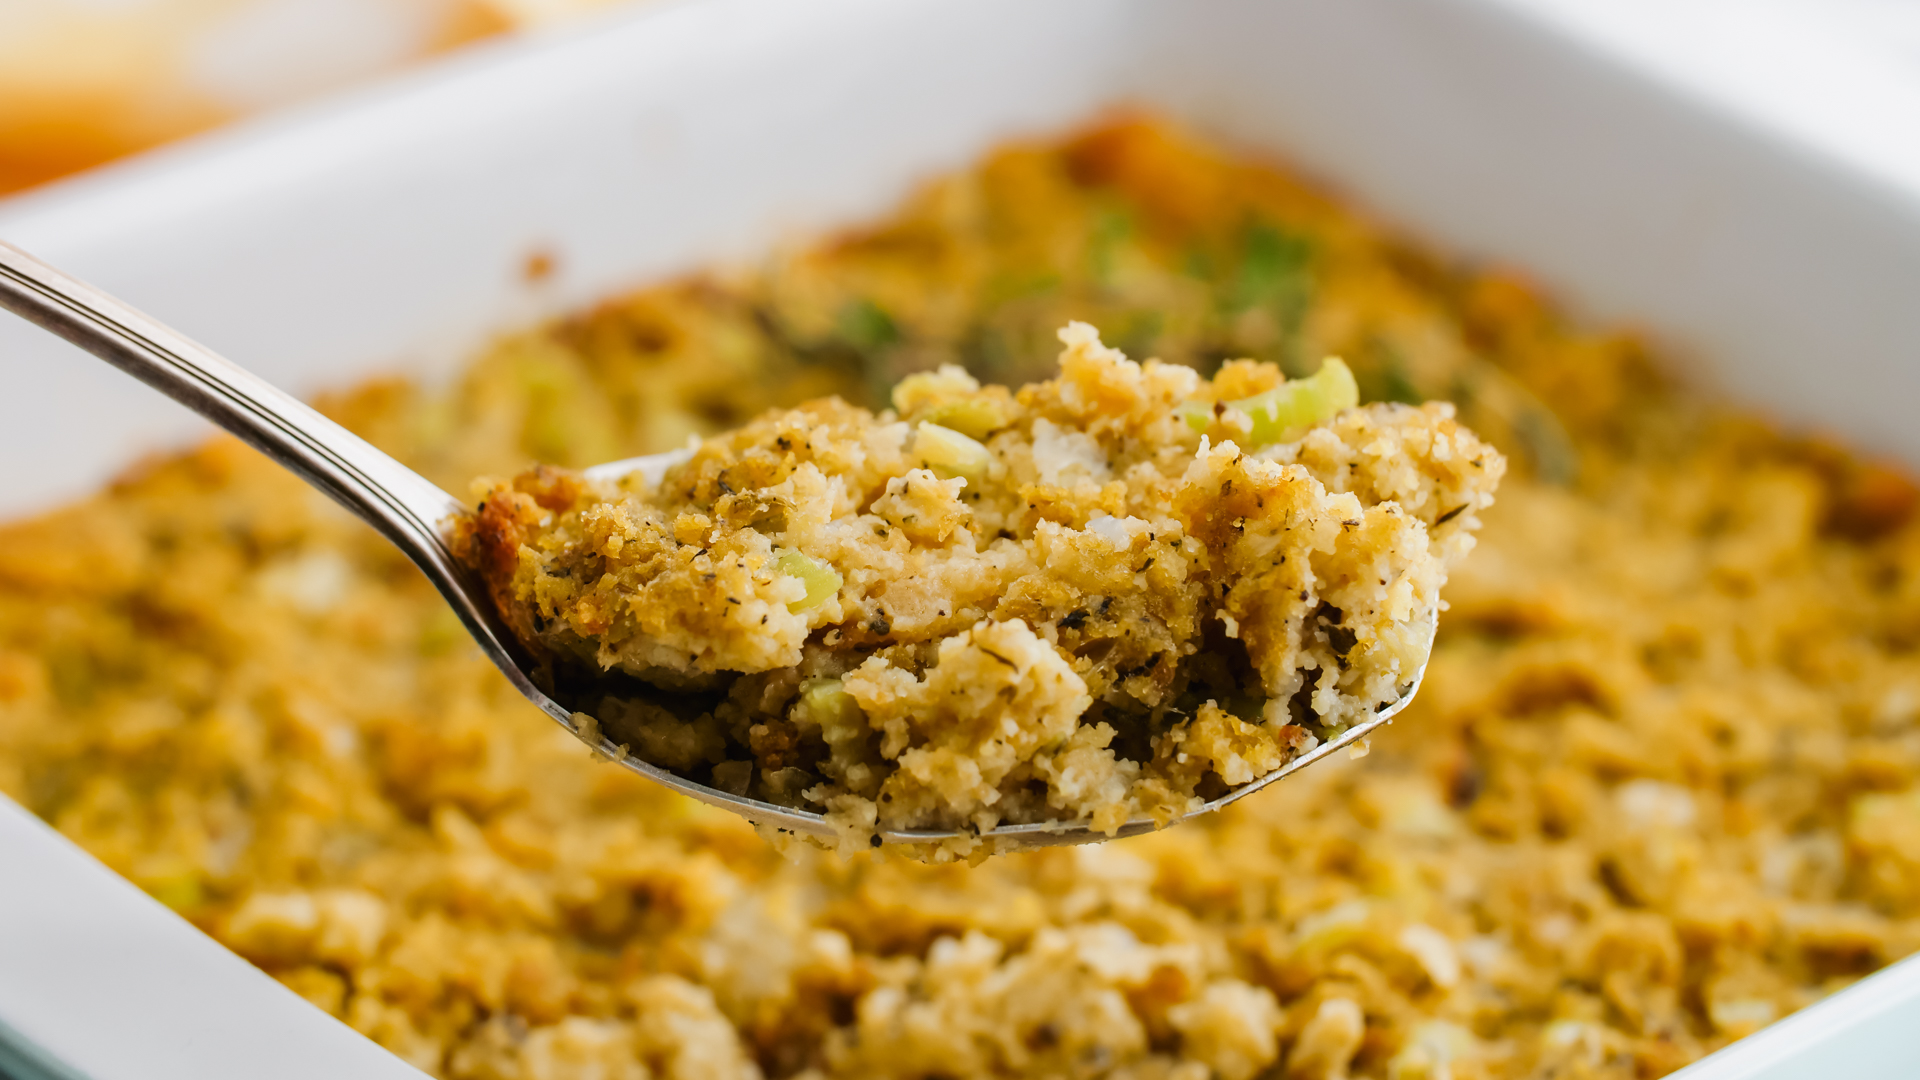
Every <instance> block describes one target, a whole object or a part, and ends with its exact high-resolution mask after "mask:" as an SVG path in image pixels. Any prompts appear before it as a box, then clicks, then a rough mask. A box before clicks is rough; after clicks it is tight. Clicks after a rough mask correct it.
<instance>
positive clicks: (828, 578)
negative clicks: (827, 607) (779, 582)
mask: <svg viewBox="0 0 1920 1080" xmlns="http://www.w3.org/2000/svg"><path fill="white" fill-rule="evenodd" d="M773 568H774V569H775V570H778V571H780V572H781V573H783V574H786V575H787V576H789V577H795V578H799V579H800V584H802V585H805V586H806V587H807V595H805V596H803V597H801V598H800V599H798V600H795V601H793V602H792V603H790V604H788V605H787V610H788V611H791V612H793V613H794V614H795V615H798V614H799V613H801V612H803V611H806V610H808V609H809V608H816V607H819V606H820V605H821V604H824V603H826V602H827V600H828V599H829V598H830V597H832V596H833V595H834V594H835V593H838V592H839V591H840V583H841V581H842V580H843V579H842V578H841V577H840V574H839V572H838V571H836V570H835V569H834V568H833V567H831V566H828V565H827V564H825V563H823V562H820V561H819V560H817V559H810V558H808V557H807V556H805V555H802V554H800V553H799V552H797V551H783V552H781V553H780V555H779V556H778V557H777V558H775V559H774V560H773Z"/></svg>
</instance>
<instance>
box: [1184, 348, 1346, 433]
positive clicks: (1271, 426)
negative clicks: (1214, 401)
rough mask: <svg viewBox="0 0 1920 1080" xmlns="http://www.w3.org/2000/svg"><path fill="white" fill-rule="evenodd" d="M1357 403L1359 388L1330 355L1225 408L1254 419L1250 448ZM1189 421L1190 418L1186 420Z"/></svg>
mask: <svg viewBox="0 0 1920 1080" xmlns="http://www.w3.org/2000/svg"><path fill="white" fill-rule="evenodd" d="M1358 404H1360V387H1359V384H1357V383H1355V382H1354V381H1353V372H1352V371H1351V370H1350V369H1349V368H1348V367H1347V365H1346V362H1345V361H1343V360H1341V359H1340V358H1339V357H1335V356H1329V357H1327V361H1326V363H1324V364H1322V365H1320V370H1319V371H1317V372H1315V373H1314V374H1312V375H1310V376H1308V377H1307V378H1304V379H1294V380H1292V381H1290V382H1283V383H1281V384H1280V385H1279V386H1276V387H1274V388H1273V389H1271V390H1269V391H1267V392H1266V393H1264V394H1255V395H1254V396H1252V397H1250V398H1242V399H1240V400H1239V401H1230V402H1228V403H1227V405H1228V407H1230V408H1234V409H1238V410H1240V411H1241V412H1243V413H1246V414H1247V415H1248V416H1250V417H1252V418H1253V432H1252V434H1250V435H1249V436H1248V438H1247V442H1248V444H1249V448H1250V449H1251V448H1253V447H1260V446H1266V445H1268V444H1270V443H1277V442H1286V441H1287V440H1289V439H1294V438H1298V437H1299V435H1300V433H1301V432H1303V431H1305V430H1306V429H1307V428H1310V427H1312V426H1313V425H1315V424H1318V423H1323V422H1325V421H1327V420H1331V419H1333V417H1334V416H1336V415H1338V414H1339V413H1340V411H1341V410H1342V409H1351V408H1353V407H1354V406H1355V405H1358ZM1187 422H1188V423H1189V424H1191V423H1192V422H1193V421H1192V419H1191V418H1189V420H1188V421H1187Z"/></svg>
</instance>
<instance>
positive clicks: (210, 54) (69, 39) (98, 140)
mask: <svg viewBox="0 0 1920 1080" xmlns="http://www.w3.org/2000/svg"><path fill="white" fill-rule="evenodd" d="M615 2H619V0H0V194H4V193H6V192H9V191H16V190H19V189H21V188H26V187H31V186H32V185H35V184H38V183H42V182H44V181H47V180H51V179H54V178H56V177H59V176H64V175H66V174H68V173H72V172H76V171H78V170H80V169H85V168H88V167H90V166H93V165H97V164H100V163H101V162H104V161H109V160H111V159H113V158H116V157H120V156H122V155H125V154H130V153H133V152H135V151H137V150H143V149H146V148H147V147H150V146H154V145H156V144H159V143H162V142H166V141H168V140H170V139H175V138H178V137H180V136H182V135H187V134H190V133H192V132H195V131H200V130H204V129H206V128H208V127H212V126H214V125H216V124H219V123H221V122H223V121H226V120H229V119H232V118H234V117H237V116H242V115H246V114H248V113H253V112H257V111H260V110H263V109H268V108H272V107H274V106H277V105H282V104H286V103H288V102H291V101H296V100H299V99H301V98H304V97H307V96H310V95H312V94H316V93H319V92H322V91H325V90H329V89H333V88H335V87H339V86H343V85H347V84H350V83H353V82H357V81H361V80H364V79H367V78H370V77H372V76H375V75H378V74H381V73H383V72H387V71H392V70H394V69H397V68H400V67H403V66H405V65H407V64H410V63H413V62H415V61H417V60H419V59H421V58H422V57H426V56H430V55H433V54H434V53H438V52H442V51H444V50H446V49H449V48H452V47H454V46H458V45H461V44H464V43H466V42H469V41H472V40H475V39H477V38H482V37H487V36H490V35H493V34H497V33H502V32H506V31H511V30H515V29H519V28H521V27H525V26H530V25H536V24H541V23H547V22H552V21H556V20H559V19H563V18H566V17H568V16H571V15H575V14H578V13H580V12H582V11H585V10H588V9H591V8H598V7H605V6H608V5H609V4H611V3H615Z"/></svg>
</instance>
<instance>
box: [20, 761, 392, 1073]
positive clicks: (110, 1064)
mask: <svg viewBox="0 0 1920 1080" xmlns="http://www.w3.org/2000/svg"><path fill="white" fill-rule="evenodd" d="M0 1020H4V1022H5V1023H6V1024H7V1026H9V1027H11V1028H13V1029H14V1030H15V1031H18V1032H20V1033H22V1034H23V1035H25V1036H26V1037H27V1038H29V1039H31V1040H33V1041H34V1042H36V1043H37V1044H38V1045H39V1046H41V1047H43V1048H45V1049H46V1050H48V1051H50V1052H51V1053H52V1054H53V1055H54V1056H55V1057H57V1058H58V1059H59V1060H60V1061H61V1062H63V1063H64V1064H66V1065H67V1066H68V1067H70V1068H73V1069H75V1070H78V1071H79V1072H80V1073H82V1074H84V1075H86V1076H88V1077H92V1078H95V1080H109V1078H113V1077H129V1078H131V1077H146V1078H150V1080H174V1078H179V1080H253V1078H259V1080H265V1078H268V1077H271V1078H273V1080H309V1078H311V1080H341V1078H343V1077H354V1078H356V1080H420V1077H421V1076H422V1075H423V1074H422V1073H421V1072H419V1071H418V1070H416V1069H414V1068H412V1067H411V1066H408V1065H406V1064H403V1063H402V1062H401V1061H400V1059H399V1058H396V1057H394V1056H393V1055H392V1054H389V1053H387V1052H386V1051H385V1050H382V1049H380V1048H379V1047H377V1046H375V1045H374V1044H373V1043H371V1042H368V1041H367V1040H366V1039H364V1038H361V1037H360V1035H359V1034H358V1033H357V1032H355V1031H354V1030H353V1029H352V1028H349V1027H347V1026H346V1025H345V1024H342V1023H340V1022H338V1021H336V1020H334V1019H333V1018H332V1017H330V1016H328V1015H327V1014H325V1013H323V1012H321V1011H320V1010H318V1009H316V1008H314V1007H313V1006H312V1005H309V1004H307V1002H306V1000H305V999H303V998H301V997H299V996H298V995H296V994H295V993H294V992H293V991H291V990H288V989H287V988H286V987H284V986H281V985H280V984H279V983H277V982H275V981H273V980H272V979H271V978H269V977H267V976H266V975H265V974H263V973H262V972H261V971H260V970H259V969H258V968H256V967H254V966H253V965H252V964H249V963H247V962H246V961H245V960H242V959H240V958H239V957H237V956H235V955H233V954H232V953H230V952H228V951H227V950H225V949H223V948H221V947H220V946H219V945H218V944H216V943H215V942H214V941H213V939H212V938H209V937H207V936H206V935H204V934H202V933H201V932H200V931H198V930H196V929H194V928H193V926H192V925H191V924H189V923H188V922H187V921H186V920H185V919H182V918H180V917H179V916H178V915H175V914H174V913H173V912H171V911H169V910H167V909H166V908H165V907H163V906H162V905H161V904H160V903H159V902H157V901H155V900H153V899H151V898H149V897H148V896H147V895H146V894H145V893H143V892H141V891H140V890H139V889H138V888H136V887H134V886H133V885H131V884H129V883H128V882H127V881H126V880H125V879H123V878H121V877H119V876H118V875H116V874H114V873H113V871H111V870H108V869H107V868H106V867H104V866H102V865H100V864H99V863H98V862H96V861H94V859H93V857H92V856H90V855H88V854H86V853H85V852H83V851H81V850H80V849H79V848H76V847H74V846H73V845H72V844H71V843H68V842H67V840H66V839H65V838H64V837H62V836H60V835H59V834H58V833H56V832H54V831H53V830H52V829H49V828H48V827H47V826H46V825H44V824H42V823H41V822H40V821H39V820H38V819H36V818H34V817H33V816H32V815H30V814H28V813H27V812H26V811H24V810H22V809H20V808H19V807H18V806H16V805H14V804H13V803H11V802H8V801H7V800H6V799H0Z"/></svg>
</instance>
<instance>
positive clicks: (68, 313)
mask: <svg viewBox="0 0 1920 1080" xmlns="http://www.w3.org/2000/svg"><path fill="white" fill-rule="evenodd" d="M0 307H4V308H6V309H7V310H9V311H12V312H13V313H14V314H16V315H19V316H20V317H21V318H24V319H26V320H27V321H28V322H32V323H35V324H37V325H38V326H40V327H41V328H42V329H45V330H47V331H49V332H51V333H53V334H56V335H58V336H60V337H62V338H65V339H66V340H68V341H70V342H72V343H73V344H75V345H78V346H79V347H80V348H82V349H85V350H86V351H87V352H90V353H92V354H93V355H95V356H97V357H99V358H100V359H102V360H105V361H106V362H107V363H109V364H112V365H113V366H114V367H117V368H119V369H120V370H121V371H124V372H126V373H127V374H129V375H131V376H133V377H134V378H136V379H139V380H140V381H141V382H144V383H146V384H147V385H148V386H151V387H153V388H154V389H155V390H158V391H160V392H161V393H163V394H165V395H167V396H168V397H170V398H172V399H174V400H175V401H177V402H179V403H180V404H182V405H185V406H186V407H187V408H189V409H192V410H193V411H194V412H197V413H199V414H200V415H201V416H204V417H206V418H207V419H208V420H211V421H213V422H214V423H215V424H218V425H219V426H220V427H223V428H225V429H226V430H227V431H229V432H232V433H233V434H234V435H236V436H238V437H240V438H241V439H242V440H244V441H245V442H247V443H248V444H249V445H251V446H253V447H254V448H255V449H257V450H259V451H260V452H261V453H263V454H266V455H267V456H268V457H270V458H272V459H273V460H274V461H277V462H279V463H280V464H281V465H284V466H286V467H287V468H288V469H291V470H292V471H293V472H294V473H295V474H297V475H298V476H299V477H300V478H301V479H303V480H305V481H306V482H307V483H309V484H312V485H313V486H314V487H316V488H319V489H320V490H321V491H324V492H326V493H327V494H328V495H330V496H332V497H333V498H334V499H335V500H336V501H337V502H339V503H340V504H341V505H342V506H345V507H346V508H347V509H349V510H351V511H353V512H354V513H355V514H357V515H359V516H360V517H362V518H365V519H366V520H367V522H368V523H369V524H371V525H373V526H374V527H375V528H377V529H379V530H380V531H381V532H382V533H385V534H386V535H387V536H388V537H389V538H391V539H392V540H393V541H394V542H395V543H398V544H401V545H402V546H403V547H406V546H409V545H410V544H412V543H417V542H418V540H419V538H420V537H421V534H422V533H425V534H426V535H427V536H430V537H434V538H435V539H436V542H437V537H438V526H439V524H440V522H441V520H442V519H444V518H445V517H446V516H447V515H448V514H450V513H453V512H455V511H456V510H458V509H459V504H458V503H457V501H456V500H455V499H454V498H453V496H451V495H448V494H447V493H446V492H444V491H441V490H440V489H439V488H438V487H436V486H434V485H433V484H432V483H429V482H428V481H427V480H426V478H425V477H422V476H421V475H420V474H418V473H416V472H414V471H413V470H412V469H409V468H407V467H406V466H404V465H402V464H400V463H399V462H398V461H395V460H394V459H393V458H391V457H389V456H387V455H386V454H384V453H382V452H380V451H379V450H376V449H375V448H374V447H372V446H371V445H369V444H368V443H367V442H366V441H365V440H364V439H361V438H360V437H359V436H358V435H355V434H354V433H353V432H351V431H348V430H347V429H346V428H343V427H341V426H340V425H339V424H336V423H334V422H333V421H332V420H329V419H327V418H326V417H325V416H322V415H320V413H319V412H317V411H315V410H314V409H313V408H312V407H310V406H308V405H307V404H305V403H304V402H302V401H300V400H298V399H297V398H295V397H293V396H292V395H290V394H288V393H287V392H286V391H284V390H281V389H280V388H279V387H277V386H274V385H273V384H271V383H269V382H267V381H266V380H265V379H262V378H260V377H259V376H258V375H255V374H253V373H252V372H250V371H247V370H246V369H244V368H242V367H240V366H239V365H237V364H234V363H233V362H231V361H229V360H226V359H223V358H222V357H220V356H218V355H217V354H215V353H214V352H213V351H212V350H210V349H208V348H206V347H205V346H202V345H199V344H197V343H195V342H193V341H191V340H189V339H188V338H186V337H185V336H183V335H181V334H179V333H177V332H175V331H173V330H170V329H168V328H167V327H165V326H163V325H161V324H160V323H159V322H156V321H155V320H153V319H151V318H148V317H147V316H145V315H142V314H141V313H139V312H138V311H135V310H134V309H133V308H131V307H128V306H127V305H126V304H124V303H121V302H120V301H119V300H116V299H114V298H113V297H111V296H109V295H107V294H106V293H104V292H101V291H100V290H99V289H96V288H94V287H93V286H91V285H88V284H87V283H85V282H83V281H79V280H77V279H75V278H72V277H69V276H68V275H66V274H63V273H61V272H60V271H58V270H56V269H54V268H53V267H51V266H48V265H47V264H46V263H43V262H41V261H40V260H38V259H36V258H34V257H33V256H31V255H28V254H27V253H26V252H24V251H21V250H20V249H19V248H16V247H14V246H12V245H11V244H7V243H5V242H0ZM408 553H409V554H412V552H411V551H409V552H408Z"/></svg>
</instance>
